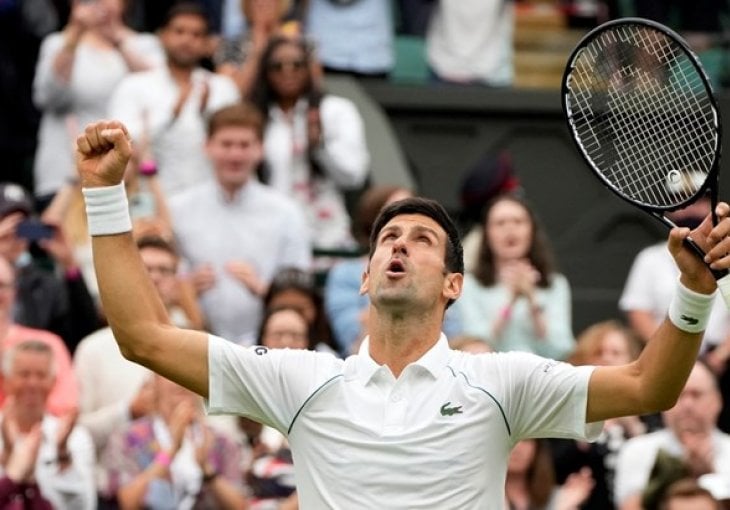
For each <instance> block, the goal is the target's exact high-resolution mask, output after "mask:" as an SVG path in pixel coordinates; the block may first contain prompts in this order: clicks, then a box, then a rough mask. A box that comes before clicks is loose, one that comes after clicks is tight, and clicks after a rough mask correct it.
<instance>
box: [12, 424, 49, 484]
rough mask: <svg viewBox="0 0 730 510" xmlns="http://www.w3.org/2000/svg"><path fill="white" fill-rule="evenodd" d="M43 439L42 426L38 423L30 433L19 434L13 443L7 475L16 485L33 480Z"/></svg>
mask: <svg viewBox="0 0 730 510" xmlns="http://www.w3.org/2000/svg"><path fill="white" fill-rule="evenodd" d="M16 432H17V431H16ZM42 437H43V434H42V432H41V424H40V423H36V424H35V425H33V427H32V428H31V429H30V432H28V433H27V434H25V435H21V434H18V435H17V436H16V438H15V440H14V441H13V443H12V448H11V451H10V454H9V457H8V460H7V462H6V463H5V474H6V475H7V476H8V478H10V479H11V480H12V481H14V482H15V483H21V482H29V481H32V480H33V478H34V476H33V475H34V473H35V463H36V459H37V457H38V450H40V446H41V439H42ZM3 439H5V434H3ZM6 444H7V443H6Z"/></svg>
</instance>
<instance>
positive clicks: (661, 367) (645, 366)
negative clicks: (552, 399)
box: [586, 203, 730, 422]
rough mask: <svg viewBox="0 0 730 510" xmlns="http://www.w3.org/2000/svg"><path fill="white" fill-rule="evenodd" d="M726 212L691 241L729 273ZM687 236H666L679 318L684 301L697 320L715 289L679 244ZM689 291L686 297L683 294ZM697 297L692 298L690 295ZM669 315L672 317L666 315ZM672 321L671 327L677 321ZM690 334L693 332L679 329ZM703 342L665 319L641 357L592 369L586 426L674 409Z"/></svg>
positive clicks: (729, 209) (683, 231)
mask: <svg viewBox="0 0 730 510" xmlns="http://www.w3.org/2000/svg"><path fill="white" fill-rule="evenodd" d="M729 214H730V206H728V204H726V203H720V204H718V206H717V215H718V218H719V222H718V225H717V226H716V227H714V228H713V227H712V222H711V220H710V218H709V216H708V217H707V218H706V219H705V221H704V222H703V223H702V225H700V226H699V227H698V228H697V229H696V230H694V231H692V239H693V240H694V241H696V242H697V244H698V245H700V246H701V247H702V248H703V250H704V251H705V252H706V253H708V259H707V260H708V261H709V262H711V263H712V266H713V268H715V269H722V268H728V267H730V256H728V252H730V239H728V238H727V236H728V233H730V219H729V218H728V215H729ZM689 234H690V231H689V229H687V228H674V229H672V231H671V232H670V234H669V242H668V249H669V251H670V253H671V254H672V256H673V257H674V260H675V263H676V264H677V267H678V268H679V270H680V273H681V276H680V282H681V284H682V285H683V286H684V289H682V290H679V289H678V296H675V300H677V299H678V297H679V298H680V299H679V301H677V303H680V305H679V306H677V307H675V308H674V309H675V310H677V311H679V312H680V313H679V314H678V315H679V316H682V315H683V313H682V312H685V311H687V310H688V309H689V308H688V307H689V306H690V305H689V304H688V303H687V301H685V300H684V298H682V296H685V298H686V299H689V300H690V301H692V302H694V303H695V304H694V311H695V312H699V313H697V314H696V315H697V316H698V317H700V324H701V323H702V317H701V316H702V315H703V314H704V315H705V316H707V315H709V312H710V308H711V306H712V301H711V299H709V295H710V294H712V293H713V292H714V291H715V289H716V287H717V285H716V283H715V279H714V278H713V276H712V274H711V273H710V271H709V270H708V269H707V267H706V266H705V265H704V264H703V263H702V261H700V259H699V258H698V257H697V256H696V255H694V254H693V253H692V252H691V251H690V250H689V249H688V248H687V247H686V246H684V243H683V241H684V239H685V238H686V237H687V236H688V235H689ZM688 291H689V292H688ZM695 293H696V294H695ZM670 315H673V314H671V313H670ZM679 320H680V319H679V318H677V319H675V321H679ZM684 329H687V330H691V329H692V327H691V326H690V327H684ZM701 341H702V332H701V331H700V332H697V333H688V332H686V331H683V330H682V329H679V328H678V327H677V326H675V324H674V323H673V322H672V320H670V319H665V320H664V322H663V323H662V324H661V325H660V326H659V328H658V329H657V331H655V332H654V334H653V335H652V337H651V339H650V340H649V342H648V343H647V345H646V347H645V348H644V350H643V352H642V353H641V356H639V358H638V359H637V360H636V361H635V362H633V363H631V364H629V365H623V366H617V367H599V368H596V369H595V371H594V373H593V376H592V377H591V381H590V384H589V388H588V409H587V414H586V420H587V421H588V422H593V421H599V420H605V419H607V418H612V417H616V416H628V415H639V414H646V413H651V412H656V411H660V410H665V409H669V408H670V407H672V406H673V405H674V403H675V402H676V400H677V398H678V397H679V393H680V392H681V390H682V388H683V387H684V384H685V382H686V381H687V377H688V376H689V373H690V371H691V370H692V367H693V366H694V363H695V360H696V358H697V353H698V351H699V347H700V343H701Z"/></svg>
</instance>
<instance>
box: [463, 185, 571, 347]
mask: <svg viewBox="0 0 730 510" xmlns="http://www.w3.org/2000/svg"><path fill="white" fill-rule="evenodd" d="M483 229H484V238H483V240H482V245H481V248H480V251H479V260H478V265H477V267H476V269H475V271H474V272H473V273H467V274H465V275H464V290H463V292H462V296H461V299H460V302H459V310H460V311H461V314H462V315H461V316H462V323H463V325H464V332H465V333H467V334H470V335H475V336H478V337H480V338H483V339H484V341H488V342H489V343H490V344H491V345H492V348H493V349H495V350H496V351H527V352H533V353H535V354H538V355H540V356H545V357H548V358H554V359H563V358H564V357H565V356H566V355H567V354H568V353H569V352H570V351H571V350H572V349H573V345H574V341H573V333H572V330H571V328H572V325H571V306H572V304H571V300H570V286H569V284H568V280H567V279H566V278H565V276H563V275H562V274H560V273H558V272H557V270H556V269H555V266H554V261H553V254H552V251H551V249H550V247H549V243H548V239H547V235H546V233H545V231H544V230H543V228H542V226H541V225H540V223H539V221H538V219H537V216H536V214H535V211H534V210H533V209H532V208H531V207H530V206H529V204H528V203H527V202H526V201H525V200H523V199H522V198H519V197H517V196H515V195H501V196H499V197H497V198H495V199H493V200H492V201H491V202H490V204H489V205H488V206H487V208H486V211H485V214H484V219H483Z"/></svg>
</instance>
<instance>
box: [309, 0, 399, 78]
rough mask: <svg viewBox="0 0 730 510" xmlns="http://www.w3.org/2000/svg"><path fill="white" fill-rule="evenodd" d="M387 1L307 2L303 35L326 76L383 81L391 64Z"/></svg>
mask: <svg viewBox="0 0 730 510" xmlns="http://www.w3.org/2000/svg"><path fill="white" fill-rule="evenodd" d="M393 10H394V9H393V5H392V3H391V1H390V0H358V1H357V2H333V1H332V0H308V2H307V12H306V13H305V16H304V18H305V21H306V23H305V29H304V30H305V34H306V35H307V37H308V38H311V39H312V41H313V42H314V46H315V48H317V58H318V59H319V60H320V61H321V62H322V65H323V66H324V69H325V71H326V72H328V73H346V74H350V75H353V76H355V77H358V78H385V77H386V76H387V75H388V73H389V72H390V70H391V69H392V68H393V65H394V64H395V50H394V41H393V40H394V35H395V34H394V28H393Z"/></svg>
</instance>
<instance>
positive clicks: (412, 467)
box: [207, 335, 602, 509]
mask: <svg viewBox="0 0 730 510" xmlns="http://www.w3.org/2000/svg"><path fill="white" fill-rule="evenodd" d="M208 361H209V367H210V370H209V373H210V379H209V401H208V402H207V405H208V410H209V411H210V412H211V413H234V414H242V415H245V416H248V417H249V418H251V419H254V420H256V421H260V422H262V423H265V424H267V425H270V426H272V427H274V428H276V429H278V430H280V431H281V432H283V433H284V434H287V436H288V438H289V444H290V447H291V450H292V453H293V457H294V464H295V466H296V477H297V479H296V482H297V491H298V494H299V501H300V504H301V507H302V508H303V509H312V508H316V509H322V508H347V509H372V508H409V509H410V508H424V509H433V508H439V509H449V508H454V509H457V508H458V509H465V508H501V507H502V505H503V504H504V483H505V476H506V469H507V459H508V457H509V453H510V450H511V449H512V446H514V444H515V443H516V442H518V441H519V440H521V439H525V438H535V437H562V438H580V439H589V440H591V439H595V437H596V436H597V435H598V433H599V432H600V430H601V427H602V424H601V423H596V424H591V425H590V426H587V425H586V423H585V412H586V403H587V389H588V380H589V378H590V375H591V373H592V370H593V367H573V366H571V365H568V364H566V363H558V362H555V361H551V360H546V359H544V358H540V357H538V356H535V355H533V354H527V353H518V352H510V353H490V354H479V355H474V354H468V353H463V352H460V351H453V350H451V349H450V348H449V346H448V343H447V340H446V337H445V336H444V335H441V338H440V339H439V340H438V342H437V343H436V345H435V346H434V347H433V348H432V349H431V350H429V351H428V352H427V353H426V354H424V356H423V357H422V358H421V359H419V360H418V361H416V362H414V363H411V364H410V365H408V366H407V367H406V368H405V369H404V370H403V372H402V373H401V375H400V377H399V378H398V379H396V378H394V377H393V374H392V373H391V371H390V369H389V368H388V367H386V366H381V365H378V364H377V363H376V362H375V361H374V360H373V359H372V358H371V357H370V355H369V350H368V342H367V340H366V341H364V342H363V345H362V347H361V349H360V352H359V353H358V354H357V355H354V356H350V357H349V358H347V359H346V360H340V359H337V358H335V357H334V356H331V355H329V354H324V353H319V352H312V351H303V350H267V349H266V348H264V347H250V348H242V347H240V346H237V345H235V344H233V343H231V342H227V341H225V340H223V339H221V338H218V337H215V336H210V342H209V348H208Z"/></svg>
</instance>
